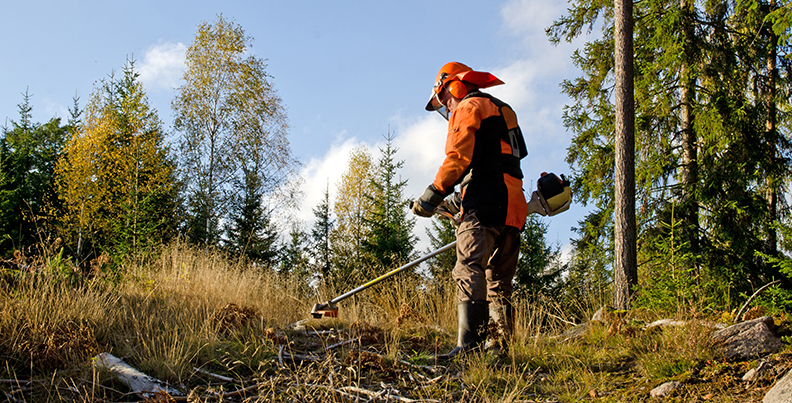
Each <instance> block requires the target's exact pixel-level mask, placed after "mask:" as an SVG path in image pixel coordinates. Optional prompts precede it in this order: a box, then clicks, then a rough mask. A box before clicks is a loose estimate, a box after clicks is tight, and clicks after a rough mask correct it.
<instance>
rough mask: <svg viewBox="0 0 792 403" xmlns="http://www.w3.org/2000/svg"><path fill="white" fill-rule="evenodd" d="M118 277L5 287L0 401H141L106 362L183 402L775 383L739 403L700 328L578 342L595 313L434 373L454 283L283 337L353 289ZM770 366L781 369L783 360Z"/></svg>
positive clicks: (636, 326) (450, 318)
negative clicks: (102, 366)
mask: <svg viewBox="0 0 792 403" xmlns="http://www.w3.org/2000/svg"><path fill="white" fill-rule="evenodd" d="M126 267H127V272H126V274H125V275H124V277H123V278H120V279H119V278H114V279H113V281H112V282H109V281H106V280H104V279H103V278H102V277H98V278H94V279H92V280H90V281H88V280H85V281H82V282H80V283H79V284H80V285H74V284H71V283H68V282H65V281H58V278H57V276H56V275H55V274H52V273H51V272H48V271H46V270H44V271H40V272H39V273H38V274H31V273H11V272H5V273H3V276H2V279H3V280H0V334H2V336H3V337H2V338H0V355H2V356H3V358H4V362H5V364H4V366H3V367H2V368H0V391H2V393H4V396H5V397H6V399H7V400H9V401H61V400H69V401H128V400H130V399H134V398H135V396H129V395H128V393H127V388H126V386H125V385H123V384H121V383H120V382H118V381H117V380H115V378H114V377H113V376H112V375H111V374H108V373H105V372H101V371H97V370H96V369H95V368H94V366H93V365H92V360H91V358H92V357H94V356H95V355H96V354H97V353H99V352H109V353H112V354H114V355H116V356H118V357H121V358H123V359H124V360H125V361H126V362H128V363H129V364H130V365H132V366H134V367H136V368H137V369H139V370H141V371H143V372H145V373H147V374H149V375H152V376H154V377H156V378H158V379H161V380H164V381H167V382H168V383H170V384H171V385H175V386H176V387H178V388H181V389H182V390H184V391H185V392H186V393H191V394H192V397H191V398H190V399H191V400H190V401H217V400H218V399H224V400H225V401H247V400H250V401H254V400H251V399H255V398H260V399H261V400H262V401H317V402H319V401H352V400H356V399H357V400H359V401H384V400H386V399H388V396H390V398H391V399H394V396H399V397H400V398H402V401H407V400H408V399H413V400H417V401H421V400H423V401H461V400H467V401H481V402H518V401H520V402H529V401H564V402H566V401H580V400H583V401H648V390H649V389H651V388H652V387H654V386H656V385H658V384H659V383H661V382H663V381H666V380H671V379H676V380H682V381H683V382H686V383H687V385H688V386H686V388H685V389H683V391H681V392H676V393H677V394H676V395H675V396H676V398H679V399H680V400H679V401H689V400H688V398H692V396H699V397H700V396H705V395H707V393H705V392H707V386H709V387H710V389H711V390H712V393H714V397H710V398H709V399H707V400H709V401H724V402H725V401H758V400H755V398H756V396H759V397H760V398H761V395H762V393H759V392H760V391H762V390H765V389H766V388H767V387H769V386H770V383H771V382H770V383H768V382H764V383H758V384H757V385H754V387H753V388H752V389H745V388H744V387H743V385H741V384H739V382H737V383H734V382H730V381H728V382H727V381H717V379H721V378H718V375H717V374H725V375H724V376H726V377H731V378H734V374H735V373H736V372H739V371H744V370H746V369H745V368H744V367H745V365H743V364H739V363H737V364H730V363H719V364H717V365H715V364H713V363H717V360H715V356H714V355H713V352H712V351H710V350H708V348H707V347H706V342H705V341H706V335H707V330H706V329H704V328H702V327H701V326H697V325H693V326H691V327H685V328H677V329H672V330H669V331H666V332H662V333H659V334H654V335H644V334H642V332H641V330H640V329H641V325H642V324H643V323H646V322H648V321H651V320H653V319H657V318H658V317H659V316H658V315H656V314H653V313H651V312H642V311H641V312H639V311H636V312H630V313H627V314H626V315H622V316H614V317H613V318H611V320H610V321H609V323H604V324H589V325H588V326H587V327H585V329H584V330H585V331H583V332H581V333H580V334H578V335H572V334H571V333H568V331H569V330H570V328H572V324H571V319H570V318H568V317H567V316H566V315H567V314H566V313H567V312H570V311H574V312H589V313H591V312H592V311H593V309H594V308H596V307H593V306H578V307H562V306H558V304H557V303H555V302H554V301H553V300H552V299H547V298H543V297H535V298H532V299H530V300H529V299H523V300H520V301H518V302H517V312H518V315H517V325H516V332H515V339H516V341H515V343H514V347H513V348H512V351H511V353H510V355H509V356H506V357H495V356H492V355H487V354H474V355H471V356H469V357H466V358H464V359H460V360H457V361H455V362H453V363H451V364H449V365H445V366H434V365H431V360H430V357H431V356H432V355H434V354H436V353H438V352H445V351H447V350H448V349H450V348H451V347H452V346H453V344H454V342H455V338H456V334H455V333H456V305H455V293H456V290H455V287H454V286H453V284H452V283H450V282H443V283H436V284H432V285H429V286H426V285H424V284H419V283H418V282H416V280H415V279H414V278H410V277H408V276H405V277H403V278H395V279H392V280H389V281H387V282H385V283H383V284H381V285H378V286H376V287H375V288H373V289H371V290H368V291H366V292H363V293H362V294H359V295H358V296H355V297H353V298H350V299H349V300H346V301H343V302H341V303H340V304H339V307H340V312H339V315H340V317H339V318H338V319H328V318H325V319H321V320H309V321H307V322H305V321H303V322H304V325H305V328H304V329H302V328H298V329H294V328H290V327H289V326H288V325H290V324H295V323H297V322H298V321H301V320H303V319H306V318H307V317H308V316H309V311H310V308H311V306H312V305H313V303H315V302H321V301H326V300H328V299H330V298H331V297H333V296H336V295H338V294H340V293H341V292H344V291H347V289H344V290H333V289H329V288H326V287H320V289H319V290H315V291H311V290H310V289H309V288H308V287H306V285H305V284H302V283H301V282H299V281H297V280H295V279H293V278H283V277H281V276H278V275H277V274H276V273H264V272H262V271H261V270H258V269H256V268H254V267H250V266H247V265H244V264H243V263H241V262H237V261H231V260H227V259H225V258H223V257H222V256H221V255H220V254H216V253H211V252H207V251H204V250H198V249H194V248H191V247H188V246H184V245H174V246H172V247H169V248H166V249H164V250H163V251H162V253H160V254H158V255H157V256H156V257H155V258H149V259H143V260H140V261H138V262H130V263H129V264H127V266H126ZM47 273H50V274H47ZM352 286H354V285H351V286H350V288H351V287H352ZM309 291H310V292H313V293H314V294H313V295H308V296H306V292H309ZM679 319H684V318H679ZM776 359H777V361H778V363H779V364H778V365H780V366H781V367H783V366H784V365H788V362H789V361H790V360H789V359H788V358H786V356H785V355H783V354H782V355H780V356H778V357H777V358H776ZM740 365H743V366H740ZM703 373H706V374H707V377H708V378H706V379H705V377H704V376H702V375H700V374H703ZM713 374H715V375H713ZM229 379H230V380H229ZM721 380H722V379H721ZM763 388H764V389H763ZM699 397H696V399H698V398H699ZM730 399H731V400H730ZM183 400H185V399H182V401H183ZM149 401H173V398H171V397H169V396H162V395H160V396H153V397H150V398H149Z"/></svg>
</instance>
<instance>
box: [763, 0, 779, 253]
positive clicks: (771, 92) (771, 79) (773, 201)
mask: <svg viewBox="0 0 792 403" xmlns="http://www.w3.org/2000/svg"><path fill="white" fill-rule="evenodd" d="M769 8H770V9H769V10H768V13H770V12H772V11H773V10H775V8H776V2H775V0H770V2H769ZM768 31H769V43H768V52H767V53H768V54H767V119H766V121H765V129H766V130H767V134H766V135H767V139H768V141H769V142H770V147H769V152H770V155H769V156H768V168H767V171H768V173H767V176H766V178H765V182H766V186H767V189H766V190H765V192H766V193H765V198H766V200H767V206H768V216H769V220H768V225H767V242H766V245H767V246H766V249H767V253H768V254H770V255H775V254H776V252H777V251H778V235H777V233H776V230H775V228H773V226H772V224H774V223H775V221H776V219H777V218H778V211H777V210H778V184H777V183H776V180H775V169H776V168H775V166H776V164H777V163H778V162H777V161H776V145H777V144H778V142H777V140H776V136H777V135H776V100H775V97H776V75H777V74H778V73H777V69H778V67H777V66H776V56H777V53H778V49H777V45H776V43H777V41H778V36H777V35H776V34H775V33H774V32H773V29H772V28H768Z"/></svg>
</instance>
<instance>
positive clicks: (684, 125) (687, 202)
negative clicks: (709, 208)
mask: <svg viewBox="0 0 792 403" xmlns="http://www.w3.org/2000/svg"><path fill="white" fill-rule="evenodd" d="M679 7H680V9H681V12H682V16H683V17H682V31H683V34H684V49H683V55H684V56H683V59H682V65H681V67H680V69H679V80H680V89H679V98H680V103H681V112H680V118H679V120H680V122H679V125H680V129H681V132H682V217H683V218H682V219H683V224H684V230H683V233H684V234H685V235H684V236H685V239H686V240H687V241H688V242H689V243H690V247H691V249H692V251H693V253H694V254H697V253H698V233H699V230H698V228H699V219H698V210H699V209H698V200H697V196H696V186H697V184H698V156H697V154H698V153H697V149H696V147H697V142H696V132H695V130H694V128H693V101H694V100H695V97H696V78H695V76H694V74H693V73H692V72H691V69H690V66H691V64H692V62H693V60H692V59H693V56H692V53H693V18H692V10H691V8H692V0H680V4H679Z"/></svg>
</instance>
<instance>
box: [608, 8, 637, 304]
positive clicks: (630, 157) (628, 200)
mask: <svg viewBox="0 0 792 403" xmlns="http://www.w3.org/2000/svg"><path fill="white" fill-rule="evenodd" d="M632 10H633V5H632V0H616V2H615V10H614V11H615V14H614V21H615V32H614V41H615V66H614V68H615V72H616V86H615V99H616V116H615V127H614V129H615V132H616V133H615V135H616V138H615V148H616V149H615V152H616V167H615V193H616V194H615V199H614V203H615V211H614V214H615V217H614V220H615V225H616V230H615V231H616V232H615V234H614V240H615V251H614V255H615V260H614V263H613V270H614V285H615V293H614V305H615V306H616V308H617V309H628V308H629V305H630V297H631V296H632V292H633V288H634V286H635V285H636V284H637V283H638V269H637V264H636V239H635V238H636V229H635V105H634V96H635V95H634V88H633V16H632Z"/></svg>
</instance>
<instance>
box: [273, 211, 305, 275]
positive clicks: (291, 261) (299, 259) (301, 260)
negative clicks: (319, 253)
mask: <svg viewBox="0 0 792 403" xmlns="http://www.w3.org/2000/svg"><path fill="white" fill-rule="evenodd" d="M309 250H310V249H309V248H308V236H307V234H306V233H305V232H304V231H303V230H302V229H301V228H300V226H299V225H297V224H293V225H292V227H291V230H290V231H289V238H288V241H287V242H285V243H284V244H283V245H282V246H281V248H280V251H281V252H280V256H279V270H278V273H279V274H281V275H283V276H287V275H290V276H293V277H294V278H295V279H296V280H297V281H299V282H300V283H302V284H309V283H310V282H311V280H312V278H311V272H310V265H309V262H308V253H309Z"/></svg>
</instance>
